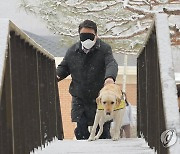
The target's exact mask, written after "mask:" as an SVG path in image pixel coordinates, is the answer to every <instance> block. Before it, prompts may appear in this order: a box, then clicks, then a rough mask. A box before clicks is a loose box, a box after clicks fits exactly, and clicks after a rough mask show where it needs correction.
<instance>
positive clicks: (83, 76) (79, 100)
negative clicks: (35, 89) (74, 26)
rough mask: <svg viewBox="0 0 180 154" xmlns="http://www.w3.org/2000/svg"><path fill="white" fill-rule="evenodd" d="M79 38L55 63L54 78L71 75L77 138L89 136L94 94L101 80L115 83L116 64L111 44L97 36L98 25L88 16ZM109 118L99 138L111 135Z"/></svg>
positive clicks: (61, 78)
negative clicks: (56, 65)
mask: <svg viewBox="0 0 180 154" xmlns="http://www.w3.org/2000/svg"><path fill="white" fill-rule="evenodd" d="M79 35H80V41H79V42H77V43H75V44H74V45H73V46H72V47H70V48H69V49H68V51H67V53H66V55H65V57H64V58H63V60H62V62H61V63H60V64H59V65H58V67H57V78H58V80H59V81H60V80H63V79H64V78H66V77H67V76H68V75H71V77H72V82H71V84H70V87H69V92H70V94H71V95H72V110H71V118H72V122H77V127H76V128H75V130H74V133H75V136H76V139H78V140H80V139H88V137H89V135H90V134H89V131H88V126H92V125H93V122H94V117H95V113H96V97H97V96H98V93H99V91H100V89H101V88H102V87H103V86H104V84H108V83H114V81H115V79H116V76H117V72H118V65H117V62H116V61H115V59H114V57H113V55H112V50H111V47H110V46H109V45H108V44H106V43H105V42H103V41H102V40H100V39H99V38H98V37H97V26H96V23H94V22H93V21H91V20H85V21H84V22H82V23H81V24H80V25H79ZM109 128H110V122H109V123H106V124H105V125H104V132H103V134H102V136H101V138H110V134H109Z"/></svg>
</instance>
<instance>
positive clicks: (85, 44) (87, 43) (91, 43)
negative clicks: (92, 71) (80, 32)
mask: <svg viewBox="0 0 180 154" xmlns="http://www.w3.org/2000/svg"><path fill="white" fill-rule="evenodd" d="M95 43H96V41H95V40H93V41H91V40H90V39H87V40H85V41H81V44H82V46H83V47H84V48H86V49H88V50H89V49H91V48H92V47H93V46H94V44H95Z"/></svg>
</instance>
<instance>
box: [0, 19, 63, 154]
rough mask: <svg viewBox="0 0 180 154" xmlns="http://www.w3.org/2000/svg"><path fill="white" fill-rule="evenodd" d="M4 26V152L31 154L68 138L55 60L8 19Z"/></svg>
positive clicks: (0, 85) (0, 144)
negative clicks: (60, 100) (51, 142)
mask: <svg viewBox="0 0 180 154" xmlns="http://www.w3.org/2000/svg"><path fill="white" fill-rule="evenodd" d="M0 29H1V31H0V52H1V54H0V153H3V154H29V153H30V151H33V150H34V149H35V148H38V147H39V146H40V147H42V146H45V145H47V144H48V143H49V142H50V141H52V140H54V139H60V140H62V139H63V138H64V136H63V127H62V118H61V110H60V102H59V93H58V85H57V79H56V67H55V59H54V57H53V56H52V55H51V54H50V53H48V52H47V51H46V50H45V49H43V48H42V47H41V46H40V45H38V44H37V43H36V42H35V41H34V40H32V39H31V38H30V37H29V36H28V35H26V34H25V33H24V32H23V31H21V30H20V29H19V28H18V27H17V26H16V25H15V24H14V23H12V22H11V21H9V20H8V19H0ZM2 30H3V31H2Z"/></svg>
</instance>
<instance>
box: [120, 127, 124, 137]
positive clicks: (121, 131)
mask: <svg viewBox="0 0 180 154" xmlns="http://www.w3.org/2000/svg"><path fill="white" fill-rule="evenodd" d="M123 131H124V126H122V127H121V129H120V138H123Z"/></svg>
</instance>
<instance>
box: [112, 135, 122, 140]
mask: <svg viewBox="0 0 180 154" xmlns="http://www.w3.org/2000/svg"><path fill="white" fill-rule="evenodd" d="M119 139H120V137H119V136H113V137H112V140H113V141H118V140H119Z"/></svg>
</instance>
